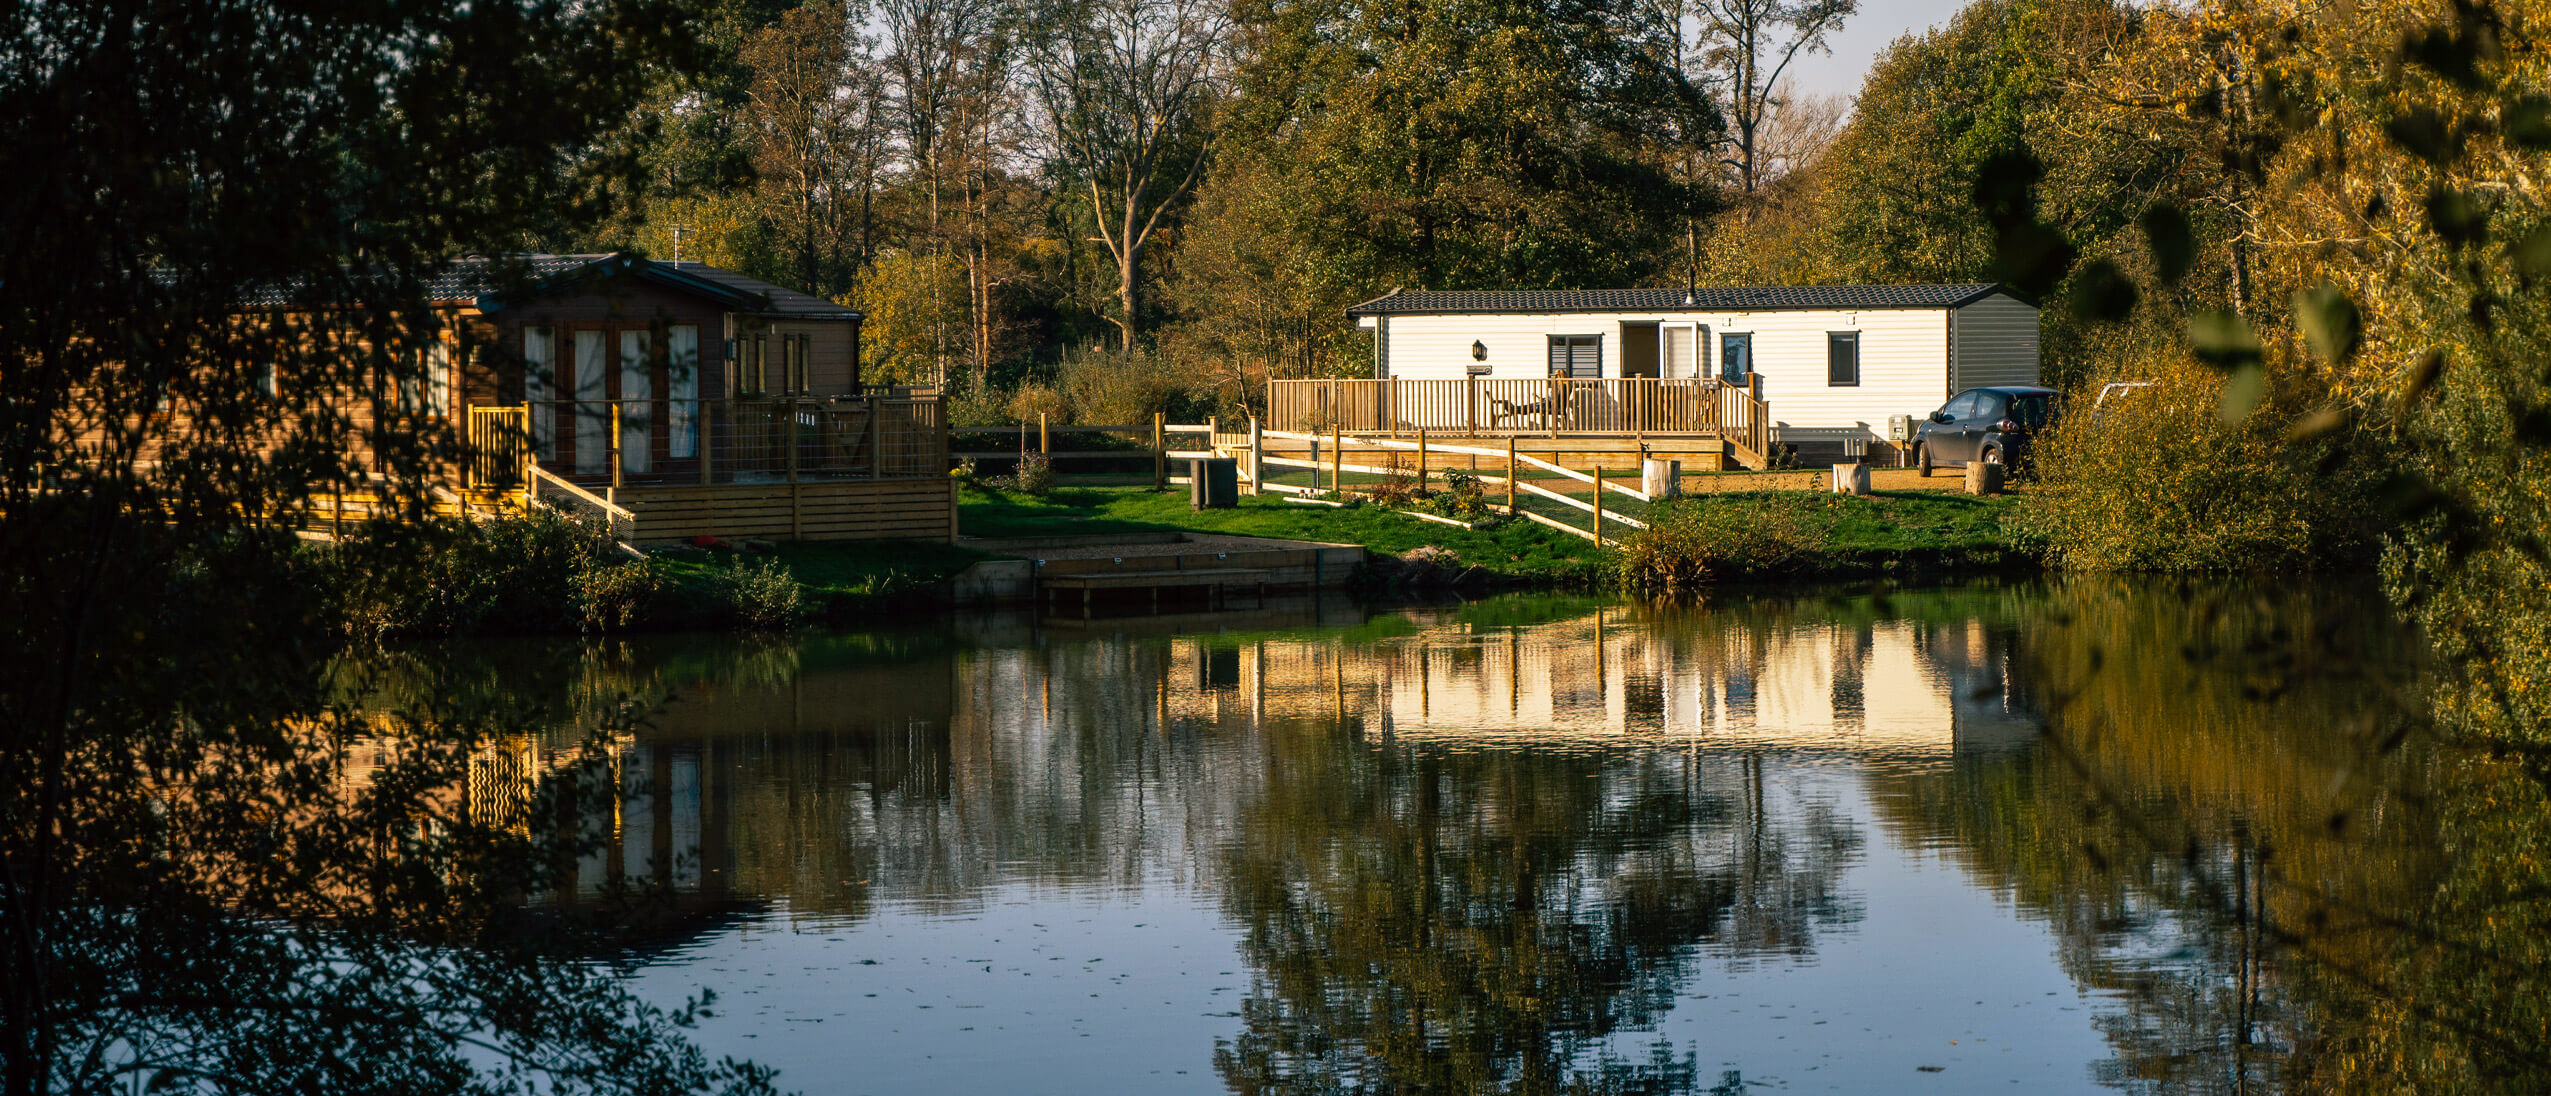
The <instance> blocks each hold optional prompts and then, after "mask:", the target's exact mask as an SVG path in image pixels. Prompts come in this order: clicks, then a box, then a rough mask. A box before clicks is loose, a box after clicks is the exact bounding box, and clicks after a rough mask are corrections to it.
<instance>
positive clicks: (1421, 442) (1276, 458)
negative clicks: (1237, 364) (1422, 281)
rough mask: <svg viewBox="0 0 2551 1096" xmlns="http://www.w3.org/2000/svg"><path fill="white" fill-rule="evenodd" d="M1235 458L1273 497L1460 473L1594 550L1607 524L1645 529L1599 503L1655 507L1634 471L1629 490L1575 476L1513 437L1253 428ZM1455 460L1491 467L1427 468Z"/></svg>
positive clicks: (1252, 486) (1249, 486)
mask: <svg viewBox="0 0 2551 1096" xmlns="http://www.w3.org/2000/svg"><path fill="white" fill-rule="evenodd" d="M1268 441H1277V442H1292V443H1299V445H1300V446H1301V447H1304V448H1307V451H1308V456H1307V457H1288V456H1280V455H1273V454H1270V453H1269V452H1268V451H1267V450H1268V446H1267V444H1266V443H1267V442H1268ZM1287 448H1288V449H1291V448H1292V447H1287ZM1239 452H1240V479H1241V483H1242V484H1243V486H1244V489H1245V490H1247V491H1248V492H1250V493H1251V494H1258V493H1263V492H1276V493H1280V494H1293V495H1320V494H1326V493H1329V492H1332V491H1337V492H1343V491H1344V490H1346V489H1347V488H1346V487H1345V480H1346V476H1347V475H1348V474H1349V473H1353V474H1356V475H1367V476H1383V477H1408V478H1411V479H1414V480H1415V481H1416V482H1417V483H1420V484H1422V483H1424V482H1426V480H1427V478H1428V477H1429V476H1430V475H1432V474H1433V473H1434V472H1435V471H1437V470H1438V469H1440V470H1441V471H1445V472H1452V471H1461V472H1463V473H1465V474H1468V475H1473V476H1476V477H1478V479H1479V481H1480V482H1481V483H1482V484H1483V485H1488V486H1495V487H1500V488H1503V490H1504V492H1505V496H1506V499H1505V510H1506V512H1507V513H1509V514H1512V515H1515V516H1517V517H1521V518H1524V519H1527V520H1530V521H1533V522H1537V523H1539V524H1542V525H1546V526H1549V527H1551V528H1553V529H1558V530H1560V531H1562V532H1566V533H1570V534H1573V535H1575V536H1579V537H1584V538H1586V539H1588V540H1591V541H1594V542H1595V543H1597V544H1610V543H1614V542H1613V540H1612V538H1610V537H1608V536H1606V535H1605V533H1604V527H1605V526H1606V525H1612V526H1628V527H1630V528H1633V529H1645V528H1647V523H1646V522H1644V521H1641V520H1640V519H1638V518H1634V517H1631V516H1630V515H1628V514H1623V513H1620V512H1618V511H1615V510H1613V509H1611V508H1610V507H1607V506H1605V505H1604V502H1603V499H1604V493H1605V492H1607V491H1608V492H1611V493H1613V494H1615V495H1620V496H1623V497H1626V498H1632V499H1637V500H1638V501H1640V502H1642V503H1647V502H1654V501H1656V500H1655V499H1654V498H1653V497H1651V496H1650V495H1649V494H1648V493H1647V492H1646V491H1643V490H1641V489H1640V488H1638V487H1637V486H1635V484H1636V483H1637V482H1638V481H1639V476H1638V475H1637V473H1635V472H1633V473H1632V475H1631V482H1630V483H1621V482H1616V481H1614V480H1612V479H1609V478H1607V477H1606V476H1605V475H1604V474H1603V471H1602V470H1600V469H1597V470H1595V471H1594V472H1591V473H1587V472H1579V471H1577V470H1575V469H1572V468H1565V467H1561V466H1560V465H1557V464H1554V463H1551V462H1550V461H1546V460H1542V459H1540V458H1538V457H1534V456H1531V455H1529V454H1525V453H1519V452H1517V451H1516V449H1515V444H1514V441H1513V439H1511V438H1509V439H1508V440H1507V441H1506V443H1505V444H1504V446H1502V447H1488V446H1478V445H1462V444H1459V443H1445V442H1438V441H1433V440H1431V439H1429V438H1428V437H1427V436H1426V434H1425V433H1424V432H1419V433H1417V434H1416V436H1415V437H1414V438H1411V439H1400V438H1387V437H1373V436H1371V435H1355V434H1349V433H1346V432H1345V431H1343V430H1341V429H1338V428H1336V427H1332V428H1331V429H1330V430H1329V432H1328V433H1326V434H1318V433H1311V432H1304V431H1286V430H1265V429H1259V428H1255V427H1254V426H1253V428H1252V429H1251V430H1250V431H1249V432H1248V434H1247V436H1246V440H1245V441H1244V442H1243V444H1242V446H1241V447H1240V448H1239ZM1453 456H1463V457H1484V458H1488V459H1489V460H1490V461H1491V462H1492V463H1491V466H1490V468H1488V469H1480V470H1476V471H1474V470H1473V469H1472V468H1469V467H1460V468H1456V467H1455V466H1454V465H1452V464H1451V463H1450V462H1447V463H1444V464H1442V465H1434V464H1432V462H1433V461H1434V460H1435V459H1437V458H1442V457H1453ZM1268 468H1279V469H1281V468H1302V469H1308V470H1310V472H1311V482H1310V484H1309V485H1307V486H1305V485H1301V484H1286V483H1276V482H1273V481H1271V480H1270V479H1269V478H1268V475H1267V469H1268ZM1495 468H1503V469H1504V472H1503V474H1499V473H1498V472H1497V471H1495V470H1493V469H1495ZM1323 473H1325V474H1326V475H1327V476H1328V486H1327V487H1322V486H1321V485H1320V478H1321V475H1322V474H1323ZM1528 473H1537V474H1539V476H1540V478H1543V479H1549V478H1553V477H1555V478H1558V479H1562V480H1570V481H1574V482H1576V483H1581V484H1584V485H1586V487H1587V488H1588V489H1589V490H1588V491H1587V495H1588V496H1589V497H1588V498H1587V499H1580V498H1577V497H1575V496H1573V495H1569V494H1567V493H1565V492H1561V491H1554V490H1551V489H1550V488H1548V487H1544V486H1542V485H1540V484H1537V483H1534V482H1532V480H1531V479H1528V478H1526V475H1527V474H1528ZM1527 495H1528V496H1531V497H1534V498H1538V499H1545V500H1548V501H1550V502H1554V503H1557V504H1559V505H1561V506H1564V507H1568V508H1570V509H1573V510H1576V511H1578V512H1580V513H1583V514H1584V515H1585V521H1584V524H1582V525H1578V524H1572V523H1569V522H1562V521H1558V520H1556V519H1553V518H1550V517H1547V516H1545V515H1542V514H1539V513H1535V512H1534V511H1532V510H1531V509H1528V508H1526V507H1525V506H1524V505H1523V498H1524V496H1527Z"/></svg>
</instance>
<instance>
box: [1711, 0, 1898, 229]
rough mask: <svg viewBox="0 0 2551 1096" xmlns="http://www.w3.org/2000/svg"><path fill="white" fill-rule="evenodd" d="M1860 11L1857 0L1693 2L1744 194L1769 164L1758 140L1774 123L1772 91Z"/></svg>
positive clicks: (1776, 108)
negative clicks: (1730, 126) (1730, 127)
mask: <svg viewBox="0 0 2551 1096" xmlns="http://www.w3.org/2000/svg"><path fill="white" fill-rule="evenodd" d="M1859 10H1860V0H1788V2H1783V0H1699V2H1698V3H1697V4H1696V5H1694V9H1693V14H1695V15H1697V16H1698V17H1699V18H1700V23H1701V35H1702V37H1703V38H1705V39H1707V40H1708V41H1709V43H1710V44H1709V47H1708V48H1707V49H1706V50H1704V51H1702V55H1701V56H1702V60H1703V61H1704V63H1706V64H1707V65H1708V66H1709V67H1710V69H1711V71H1712V72H1713V74H1714V78H1715V81H1716V82H1717V83H1718V84H1720V85H1721V86H1722V87H1723V88H1725V95H1724V98H1725V100H1726V103H1727V114H1728V121H1729V122H1731V123H1733V124H1734V126H1735V130H1734V132H1732V133H1730V134H1728V147H1729V155H1728V158H1727V159H1726V160H1725V161H1724V162H1725V164H1726V165H1727V166H1728V167H1729V168H1731V169H1733V170H1734V171H1735V173H1736V183H1737V189H1738V190H1739V191H1740V192H1742V193H1745V194H1752V193H1754V190H1755V188H1757V187H1759V186H1760V185H1761V184H1762V183H1764V182H1766V181H1767V180H1768V179H1769V177H1770V175H1769V171H1770V169H1771V168H1772V167H1773V164H1772V162H1771V158H1770V157H1768V156H1766V155H1765V153H1766V151H1768V150H1767V149H1765V147H1764V146H1763V143H1762V140H1763V137H1764V136H1765V134H1766V132H1767V131H1768V129H1769V127H1770V125H1771V123H1772V122H1773V121H1774V119H1776V118H1777V116H1778V114H1779V112H1780V110H1781V107H1782V105H1783V104H1784V103H1785V101H1786V100H1785V99H1784V97H1782V96H1781V95H1780V94H1779V93H1778V89H1779V88H1780V87H1781V81H1782V78H1783V77H1784V76H1785V75H1786V74H1787V73H1788V71H1789V65H1790V63H1791V62H1793V61H1795V60H1797V59H1798V57H1799V55H1800V54H1812V53H1820V52H1823V51H1825V50H1826V49H1827V48H1828V47H1827V46H1826V44H1825V37H1826V36H1827V35H1830V34H1832V33H1833V32H1834V31H1836V30H1840V29H1841V28H1842V22H1843V20H1845V19H1848V18H1850V17H1851V16H1852V15H1853V14H1854V13H1856V12H1858V11H1859Z"/></svg>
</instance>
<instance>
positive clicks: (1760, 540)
mask: <svg viewBox="0 0 2551 1096" xmlns="http://www.w3.org/2000/svg"><path fill="white" fill-rule="evenodd" d="M1814 501H1817V500H1815V499H1814V497H1813V496H1809V497H1807V498H1806V499H1804V500H1787V499H1783V500H1764V499H1711V498H1684V499H1673V500H1667V501H1662V502H1659V503H1657V504H1656V505H1654V506H1652V507H1650V508H1649V510H1648V527H1647V528H1645V529H1641V530H1638V531H1637V532H1634V533H1632V534H1631V535H1630V538H1629V539H1628V540H1627V541H1625V542H1624V543H1623V544H1622V552H1621V560H1620V569H1621V581H1622V584H1623V585H1625V586H1628V587H1630V588H1631V589H1633V590H1636V591H1639V592H1640V593H1644V594H1651V595H1665V596H1675V595H1680V594H1687V593H1691V592H1693V591H1695V590H1697V589H1699V588H1700V587H1701V586H1704V585H1707V584H1709V583H1713V582H1725V581H1728V580H1731V579H1740V578H1763V577H1770V576H1775V575H1779V574H1782V573H1785V572H1788V571H1790V570H1793V569H1795V568H1796V567H1797V566H1798V565H1799V564H1801V563H1803V562H1806V561H1807V560H1808V559H1809V558H1811V557H1812V556H1813V555H1814V554H1815V553H1817V552H1819V551H1821V550H1823V548H1824V546H1825V542H1826V540H1827V533H1826V531H1825V530H1824V529H1823V528H1821V527H1818V526H1815V525H1812V524H1810V523H1809V522H1807V521H1806V520H1804V518H1803V517H1802V516H1801V514H1800V513H1799V508H1800V507H1801V506H1803V505H1806V504H1808V503H1811V502H1814Z"/></svg>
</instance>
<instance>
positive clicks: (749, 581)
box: [720, 559, 806, 632]
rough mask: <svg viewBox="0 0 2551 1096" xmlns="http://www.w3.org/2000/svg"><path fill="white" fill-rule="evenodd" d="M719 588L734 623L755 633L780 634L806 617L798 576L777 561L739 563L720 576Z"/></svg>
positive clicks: (803, 593) (803, 596)
mask: <svg viewBox="0 0 2551 1096" xmlns="http://www.w3.org/2000/svg"><path fill="white" fill-rule="evenodd" d="M720 588H721V590H722V592H723V593H724V594H725V595H726V607H727V609H728V610H729V611H730V612H732V613H733V614H734V618H735V622H736V623H737V624H740V625H742V626H744V627H746V628H750V629H752V630H754V631H759V632H775V631H779V630H782V629H785V628H787V627H789V626H790V625H793V624H795V623H797V621H798V620H799V619H800V618H801V617H803V616H805V615H806V604H805V592H804V590H803V589H802V588H801V587H799V586H798V584H797V576H796V575H795V574H792V573H791V572H790V571H789V569H788V566H787V565H786V564H783V563H781V562H780V561H778V560H776V559H765V560H761V561H759V562H756V563H745V562H743V561H741V560H738V561H736V562H735V563H734V564H733V565H732V566H730V567H728V568H727V569H726V571H725V573H724V574H723V575H722V576H721V583H720Z"/></svg>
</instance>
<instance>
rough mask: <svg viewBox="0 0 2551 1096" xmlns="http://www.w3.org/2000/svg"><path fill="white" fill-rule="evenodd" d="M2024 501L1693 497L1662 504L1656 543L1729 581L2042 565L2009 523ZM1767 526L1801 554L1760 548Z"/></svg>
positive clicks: (1932, 494)
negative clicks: (1661, 533) (1660, 536)
mask: <svg viewBox="0 0 2551 1096" xmlns="http://www.w3.org/2000/svg"><path fill="white" fill-rule="evenodd" d="M2016 505H2017V501H2016V500H2015V499H2012V498H2011V497H2009V496H1999V497H1990V498H1986V497H1978V496H1974V495H1964V494H1951V493H1948V492H1945V491H1879V492H1876V493H1874V494H1871V495H1867V496H1852V495H1836V494H1830V493H1825V492H1812V491H1741V492H1739V491H1731V492H1724V493H1712V494H1700V495H1686V496H1684V497H1683V499H1681V500H1680V501H1678V502H1675V503H1673V504H1672V507H1671V510H1670V511H1669V510H1668V508H1667V507H1666V506H1665V505H1663V504H1660V505H1659V506H1658V507H1656V512H1655V513H1654V514H1652V517H1653V518H1654V519H1655V520H1657V521H1658V522H1659V523H1660V525H1659V528H1660V530H1671V533H1670V534H1669V535H1666V536H1664V538H1663V539H1661V540H1659V541H1657V542H1655V543H1656V544H1658V545H1661V546H1669V547H1660V548H1659V549H1658V550H1659V551H1661V552H1664V553H1666V556H1665V558H1669V559H1688V560H1696V561H1699V562H1702V563H1703V564H1705V565H1706V568H1707V569H1708V570H1709V571H1710V572H1712V573H1714V574H1715V575H1717V576H1718V577H1719V578H1720V579H1722V580H1723V579H1729V578H1739V577H1755V576H1754V572H1755V571H1757V570H1762V569H1768V570H1767V572H1766V573H1765V574H1764V575H1763V576H1762V577H1771V576H1773V575H1789V576H1793V577H1820V578H1839V577H1847V576H1860V575H1870V574H1878V573H1884V572H1890V571H1897V570H1902V569H1907V568H1912V569H1922V570H1933V571H1944V570H1945V571H2003V570H2011V569H2022V568H2028V567H2034V566H2036V565H2037V564H2038V556H2037V553H2036V552H2035V551H2034V549H2032V548H2031V547H2030V545H2029V544H2028V543H2027V542H2026V541H2025V538H2023V537H2022V536H2021V535H2020V534H2019V532H2018V530H2017V529H2016V528H2015V527H2013V526H2012V524H2011V520H2010V519H2011V517H2012V514H2013V512H2014V507H2015V506H2016ZM1760 530H1778V531H1779V532H1778V533H1777V534H1775V535H1776V536H1777V537H1778V538H1779V539H1780V540H1781V541H1782V542H1783V543H1785V544H1788V545H1790V546H1791V547H1792V548H1794V549H1796V550H1795V551H1794V552H1793V551H1789V550H1783V551H1774V552H1765V551H1762V550H1761V548H1762V545H1763V544H1765V543H1767V542H1764V541H1759V540H1753V539H1752V538H1751V537H1750V536H1749V534H1751V533H1753V532H1755V531H1760ZM1638 554H1639V553H1637V552H1636V551H1635V546H1634V551H1633V555H1634V556H1636V555H1638ZM1649 562H1650V561H1646V560H1642V561H1640V562H1639V563H1638V565H1639V566H1641V567H1646V566H1648V565H1649Z"/></svg>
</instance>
